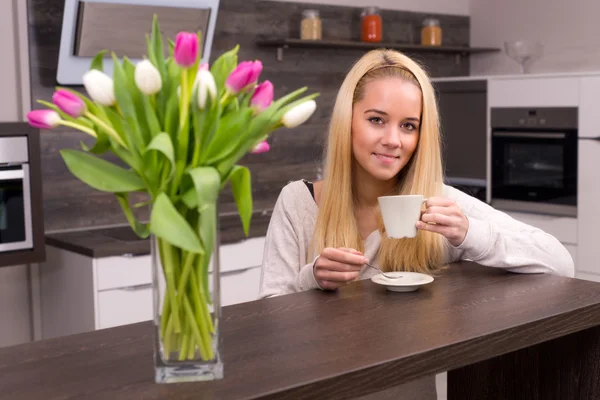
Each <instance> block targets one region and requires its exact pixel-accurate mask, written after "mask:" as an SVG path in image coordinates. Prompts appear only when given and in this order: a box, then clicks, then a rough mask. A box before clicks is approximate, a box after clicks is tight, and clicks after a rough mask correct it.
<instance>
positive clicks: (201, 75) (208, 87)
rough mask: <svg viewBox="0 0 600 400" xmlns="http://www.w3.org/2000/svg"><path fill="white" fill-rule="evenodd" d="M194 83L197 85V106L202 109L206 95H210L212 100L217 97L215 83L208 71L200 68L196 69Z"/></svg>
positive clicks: (204, 105)
mask: <svg viewBox="0 0 600 400" xmlns="http://www.w3.org/2000/svg"><path fill="white" fill-rule="evenodd" d="M195 84H196V85H198V108H199V109H201V110H204V107H206V101H207V100H208V96H210V98H211V100H213V101H214V100H215V98H216V97H217V84H216V83H215V78H214V77H213V75H212V74H211V73H210V71H208V70H205V69H201V70H198V74H197V75H196V82H195Z"/></svg>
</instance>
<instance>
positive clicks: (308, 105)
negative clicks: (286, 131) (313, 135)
mask: <svg viewBox="0 0 600 400" xmlns="http://www.w3.org/2000/svg"><path fill="white" fill-rule="evenodd" d="M316 109H317V103H316V102H315V101H314V100H308V101H305V102H304V103H301V104H298V105H297V106H295V107H293V108H291V109H290V110H288V111H287V112H286V113H285V114H283V117H282V118H281V123H282V124H283V125H284V126H285V127H286V128H295V127H297V126H299V125H302V124H303V123H305V122H306V121H307V120H308V119H309V118H310V116H311V115H312V114H313V113H314V112H315V110H316Z"/></svg>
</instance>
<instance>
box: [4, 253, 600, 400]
mask: <svg viewBox="0 0 600 400" xmlns="http://www.w3.org/2000/svg"><path fill="white" fill-rule="evenodd" d="M598 325H600V283H595V282H589V281H583V280H577V279H570V278H563V277H557V276H551V275H542V274H535V275H525V274H513V273H509V272H505V271H503V270H499V269H495V268H486V267H481V266H479V265H477V264H474V263H466V262H462V263H457V264H453V265H452V266H451V267H450V268H449V269H448V270H447V271H445V272H444V273H443V274H442V275H441V276H439V277H436V279H435V281H434V282H432V283H430V284H428V285H426V286H423V287H422V288H421V289H419V290H418V291H416V292H412V293H392V292H389V291H387V290H386V289H385V288H384V287H382V286H379V285H376V284H374V283H373V282H371V281H370V280H365V281H359V282H355V283H353V284H351V285H348V286H347V287H344V288H341V289H340V290H338V291H336V292H323V291H319V290H312V291H307V292H303V293H297V294H292V295H286V296H280V297H276V298H271V299H266V300H259V301H253V302H248V303H242V304H237V305H234V306H229V307H224V308H223V321H222V337H223V347H222V354H223V359H224V371H225V372H224V374H225V378H224V379H222V380H219V381H213V382H199V383H181V384H163V385H158V384H155V383H154V380H153V379H154V370H153V358H152V324H151V322H150V321H148V322H143V323H139V324H132V325H126V326H121V327H116V328H111V329H105V330H100V331H94V332H89V333H84V334H78V335H72V336H66V337H61V338H56V339H50V340H44V341H39V342H33V343H27V344H23V345H17V346H12V347H7V348H2V349H0V397H1V398H3V399H36V400H37V399H55V398H60V399H75V398H77V399H79V398H82V399H107V398H110V399H166V398H173V399H192V398H194V399H255V398H278V399H285V398H292V397H293V398H320V399H324V398H344V397H346V396H348V395H349V394H350V393H351V394H352V395H358V394H361V393H367V392H370V391H374V390H375V389H378V390H380V389H384V388H388V387H392V386H395V385H398V384H401V383H404V382H407V381H409V380H412V379H414V378H417V377H421V376H425V375H431V374H435V373H438V372H443V371H447V370H451V369H455V368H458V367H462V366H465V365H468V364H471V363H474V362H478V361H481V360H484V359H488V358H491V357H495V356H498V355H501V354H505V353H508V352H511V351H514V350H517V349H520V348H524V347H528V346H531V345H534V344H537V343H540V342H543V341H547V340H550V339H554V338H557V337H560V336H564V335H568V334H570V333H573V332H577V331H580V330H583V329H586V328H590V327H593V326H598Z"/></svg>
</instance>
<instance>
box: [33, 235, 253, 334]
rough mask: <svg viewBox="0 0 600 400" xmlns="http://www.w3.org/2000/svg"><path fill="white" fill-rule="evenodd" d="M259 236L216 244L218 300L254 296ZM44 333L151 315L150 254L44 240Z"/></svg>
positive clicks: (233, 300)
mask: <svg viewBox="0 0 600 400" xmlns="http://www.w3.org/2000/svg"><path fill="white" fill-rule="evenodd" d="M263 248H264V237H255V238H251V239H247V240H244V241H242V242H239V243H231V244H224V245H222V246H221V248H220V265H221V304H222V305H223V306H227V305H230V304H237V303H242V302H246V301H252V300H255V299H256V298H257V297H258V287H259V283H260V273H261V268H260V266H261V263H262V253H263ZM40 274H41V276H40V291H41V294H40V297H41V314H42V318H41V319H42V337H43V338H44V339H47V338H52V337H57V336H64V335H69V334H74V333H80V332H86V331H91V330H96V329H104V328H109V327H113V326H118V325H124V324H131V323H135V322H141V321H146V320H150V319H152V317H153V310H152V286H151V283H152V264H151V256H150V255H149V254H147V255H139V256H114V257H102V258H93V257H89V256H85V255H81V254H78V253H75V252H72V251H69V250H65V249H59V248H56V247H53V246H47V260H46V262H45V263H44V264H43V265H41V267H40Z"/></svg>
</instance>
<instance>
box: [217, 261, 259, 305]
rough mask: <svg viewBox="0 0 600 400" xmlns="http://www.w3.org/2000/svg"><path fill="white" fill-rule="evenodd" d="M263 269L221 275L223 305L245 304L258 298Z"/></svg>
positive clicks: (250, 269)
mask: <svg viewBox="0 0 600 400" xmlns="http://www.w3.org/2000/svg"><path fill="white" fill-rule="evenodd" d="M260 272H261V267H254V268H248V269H246V270H241V271H230V272H225V273H222V274H221V305H222V306H228V305H231V304H237V303H244V302H247V301H253V300H256V299H257V298H258V286H259V285H260Z"/></svg>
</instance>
